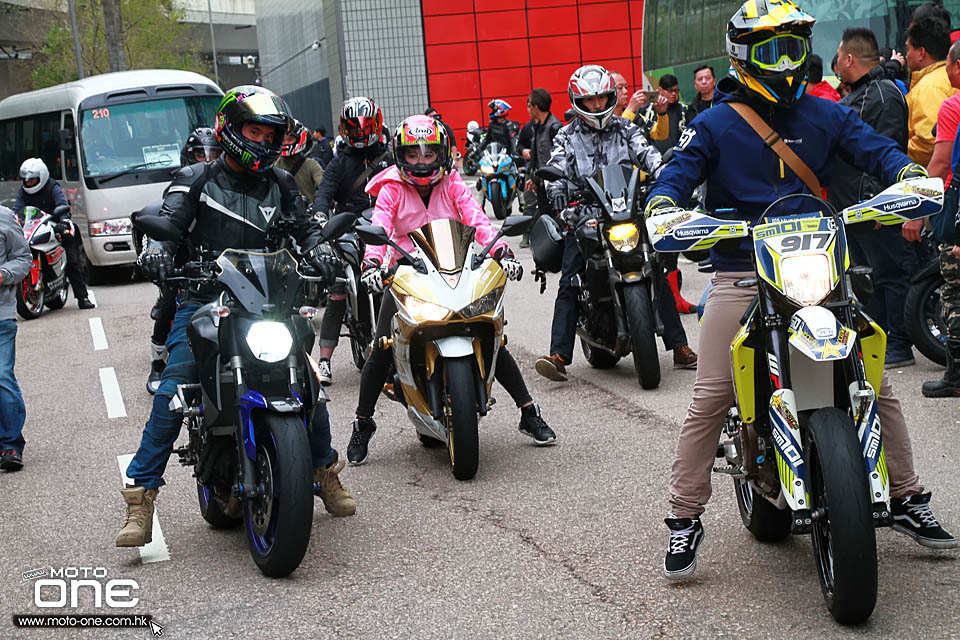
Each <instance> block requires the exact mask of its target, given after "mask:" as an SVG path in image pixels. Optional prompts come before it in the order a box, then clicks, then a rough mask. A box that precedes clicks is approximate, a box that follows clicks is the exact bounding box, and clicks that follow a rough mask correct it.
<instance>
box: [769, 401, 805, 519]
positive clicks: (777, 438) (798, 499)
mask: <svg viewBox="0 0 960 640" xmlns="http://www.w3.org/2000/svg"><path fill="white" fill-rule="evenodd" d="M795 405H796V401H795V399H794V395H793V391H791V390H790V389H778V390H777V391H774V392H773V394H772V395H771V396H770V407H769V416H770V432H771V434H772V435H773V442H774V445H775V448H776V452H777V470H778V471H779V473H780V484H781V488H782V489H783V494H784V497H785V498H786V500H787V503H788V504H789V505H790V508H791V509H794V510H797V509H806V508H808V506H809V501H808V499H807V482H806V480H807V472H806V466H805V465H804V461H803V447H802V446H801V445H800V424H799V423H798V422H797V418H796V412H795V410H794V409H793V407H794V406H795Z"/></svg>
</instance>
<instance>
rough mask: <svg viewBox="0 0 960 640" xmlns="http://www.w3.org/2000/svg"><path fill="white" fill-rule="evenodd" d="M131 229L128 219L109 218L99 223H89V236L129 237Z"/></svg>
mask: <svg viewBox="0 0 960 640" xmlns="http://www.w3.org/2000/svg"><path fill="white" fill-rule="evenodd" d="M132 229H133V225H132V224H131V223H130V218H110V219H109V220H101V221H100V222H91V223H90V235H91V236H123V235H129V234H130V231H131V230H132Z"/></svg>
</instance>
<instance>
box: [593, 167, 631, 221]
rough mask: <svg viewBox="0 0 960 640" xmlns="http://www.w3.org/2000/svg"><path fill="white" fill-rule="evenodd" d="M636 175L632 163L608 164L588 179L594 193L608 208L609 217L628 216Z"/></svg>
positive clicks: (614, 218) (620, 217)
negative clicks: (627, 164) (626, 164)
mask: <svg viewBox="0 0 960 640" xmlns="http://www.w3.org/2000/svg"><path fill="white" fill-rule="evenodd" d="M636 175H637V174H636V172H635V171H634V168H633V165H629V166H625V165H619V164H610V165H607V166H605V167H603V168H602V169H600V171H599V172H598V173H597V175H596V177H595V178H593V179H590V180H589V183H590V188H591V189H592V190H593V192H594V195H596V197H597V199H598V200H599V201H600V202H602V203H604V204H605V206H606V207H608V208H609V210H610V217H611V218H612V219H613V220H614V221H618V220H622V219H627V218H629V217H630V213H631V209H632V207H633V195H634V192H635V190H636V187H637V179H636ZM628 181H629V185H628Z"/></svg>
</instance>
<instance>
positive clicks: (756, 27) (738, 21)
mask: <svg viewBox="0 0 960 640" xmlns="http://www.w3.org/2000/svg"><path fill="white" fill-rule="evenodd" d="M815 21H816V19H815V18H814V17H813V16H811V15H810V14H808V13H805V12H804V11H803V10H801V9H800V8H799V7H798V6H797V5H796V4H794V3H793V2H792V1H791V0H747V2H745V3H743V5H742V6H741V7H740V8H739V9H737V12H736V13H734V14H733V17H731V18H730V22H729V23H728V24H727V55H728V56H729V57H730V64H731V69H730V75H731V76H732V77H733V78H734V79H735V80H737V82H739V83H740V84H741V85H743V86H744V88H746V90H747V91H748V92H749V93H751V94H752V95H754V96H756V97H758V98H760V99H761V100H764V101H766V102H769V103H771V104H775V105H777V106H781V107H791V106H793V105H794V104H795V103H796V102H797V100H799V99H800V97H801V96H802V95H803V93H804V89H805V88H806V86H807V63H808V56H809V55H810V54H811V53H812V44H811V33H812V30H813V23H814V22H815Z"/></svg>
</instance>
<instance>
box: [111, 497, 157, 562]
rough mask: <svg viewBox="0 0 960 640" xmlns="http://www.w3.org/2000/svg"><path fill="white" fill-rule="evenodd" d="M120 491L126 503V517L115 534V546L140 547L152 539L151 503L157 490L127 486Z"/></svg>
mask: <svg viewBox="0 0 960 640" xmlns="http://www.w3.org/2000/svg"><path fill="white" fill-rule="evenodd" d="M121 493H122V494H123V499H124V501H125V502H126V503H127V516H126V517H127V519H126V521H125V522H124V523H123V528H122V529H120V533H118V534H117V546H118V547H142V546H143V545H145V544H147V543H148V542H150V541H151V540H153V503H154V502H155V501H156V499H157V490H156V489H144V488H143V487H127V488H126V489H123V490H121Z"/></svg>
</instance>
